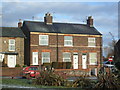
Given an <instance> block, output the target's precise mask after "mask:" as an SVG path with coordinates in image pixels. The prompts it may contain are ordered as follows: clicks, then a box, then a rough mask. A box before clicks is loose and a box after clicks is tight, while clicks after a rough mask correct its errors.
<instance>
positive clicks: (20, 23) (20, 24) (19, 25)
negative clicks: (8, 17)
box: [18, 19, 22, 28]
mask: <svg viewBox="0 0 120 90" xmlns="http://www.w3.org/2000/svg"><path fill="white" fill-rule="evenodd" d="M18 27H19V28H20V27H22V20H21V19H19V22H18Z"/></svg>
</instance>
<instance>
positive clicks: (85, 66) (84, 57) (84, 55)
mask: <svg viewBox="0 0 120 90" xmlns="http://www.w3.org/2000/svg"><path fill="white" fill-rule="evenodd" d="M82 69H87V55H86V54H83V55H82Z"/></svg>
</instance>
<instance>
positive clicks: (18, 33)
mask: <svg viewBox="0 0 120 90" xmlns="http://www.w3.org/2000/svg"><path fill="white" fill-rule="evenodd" d="M0 32H1V34H0V62H2V64H3V66H8V67H10V68H13V67H15V66H16V65H17V64H19V65H20V66H23V65H24V38H25V35H24V34H23V32H22V30H21V29H20V28H18V27H1V28H0Z"/></svg>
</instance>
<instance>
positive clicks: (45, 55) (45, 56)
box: [42, 52, 50, 63]
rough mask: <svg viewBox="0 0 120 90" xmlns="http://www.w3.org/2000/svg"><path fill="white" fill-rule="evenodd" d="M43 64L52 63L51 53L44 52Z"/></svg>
mask: <svg viewBox="0 0 120 90" xmlns="http://www.w3.org/2000/svg"><path fill="white" fill-rule="evenodd" d="M42 63H50V52H42Z"/></svg>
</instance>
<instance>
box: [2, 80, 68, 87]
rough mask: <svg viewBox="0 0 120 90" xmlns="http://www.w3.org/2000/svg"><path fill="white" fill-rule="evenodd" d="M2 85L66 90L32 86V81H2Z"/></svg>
mask: <svg viewBox="0 0 120 90" xmlns="http://www.w3.org/2000/svg"><path fill="white" fill-rule="evenodd" d="M2 84H6V85H18V86H24V87H35V88H66V87H62V86H41V85H34V84H32V80H28V79H2Z"/></svg>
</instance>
